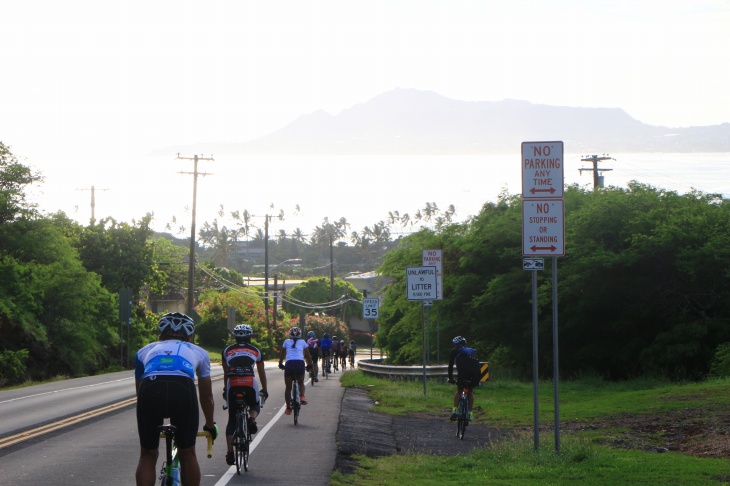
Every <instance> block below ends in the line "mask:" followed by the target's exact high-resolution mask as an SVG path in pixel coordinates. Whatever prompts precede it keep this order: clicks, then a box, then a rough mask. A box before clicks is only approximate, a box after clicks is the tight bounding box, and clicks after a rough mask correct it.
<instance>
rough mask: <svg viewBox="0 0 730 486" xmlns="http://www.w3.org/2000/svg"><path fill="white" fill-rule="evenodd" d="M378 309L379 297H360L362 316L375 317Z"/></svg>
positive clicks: (364, 317) (365, 317)
mask: <svg viewBox="0 0 730 486" xmlns="http://www.w3.org/2000/svg"><path fill="white" fill-rule="evenodd" d="M379 310H380V299H362V318H363V319H377V318H378V313H379Z"/></svg>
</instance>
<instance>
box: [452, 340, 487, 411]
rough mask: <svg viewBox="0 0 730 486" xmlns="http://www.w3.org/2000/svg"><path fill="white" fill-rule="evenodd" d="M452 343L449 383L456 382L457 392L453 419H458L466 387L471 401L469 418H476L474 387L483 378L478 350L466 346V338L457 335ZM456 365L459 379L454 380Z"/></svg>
mask: <svg viewBox="0 0 730 486" xmlns="http://www.w3.org/2000/svg"><path fill="white" fill-rule="evenodd" d="M451 343H452V344H453V347H452V349H451V354H449V383H456V385H457V387H456V394H454V408H453V409H452V411H451V420H456V419H457V418H458V415H459V413H458V412H459V400H460V399H461V392H462V390H464V388H467V389H468V390H469V391H468V393H467V394H466V397H467V401H468V403H469V420H474V414H473V413H472V410H473V409H474V394H473V393H472V387H475V386H478V385H479V380H480V378H481V374H480V367H479V361H478V360H477V359H476V350H474V349H473V348H467V347H466V339H464V338H463V337H462V336H456V337H455V338H454V339H453V340H452V341H451ZM454 365H456V372H457V379H456V381H454Z"/></svg>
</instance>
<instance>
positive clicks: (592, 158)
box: [578, 154, 615, 191]
mask: <svg viewBox="0 0 730 486" xmlns="http://www.w3.org/2000/svg"><path fill="white" fill-rule="evenodd" d="M580 160H581V161H582V162H592V163H593V167H581V168H580V169H578V170H579V171H580V172H581V173H583V171H584V170H592V171H593V190H594V191H595V190H596V189H598V188H599V187H603V184H602V183H601V179H600V177H599V172H605V171H609V170H613V169H599V168H598V163H599V162H602V161H604V160H615V159H614V158H613V157H611V156H609V155H608V154H603V155H586V156H585V157H583V158H582V159H580Z"/></svg>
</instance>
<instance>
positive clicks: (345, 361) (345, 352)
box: [340, 339, 347, 370]
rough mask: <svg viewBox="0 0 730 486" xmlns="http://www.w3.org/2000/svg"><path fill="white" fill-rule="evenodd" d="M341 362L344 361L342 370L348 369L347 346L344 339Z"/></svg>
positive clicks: (341, 345)
mask: <svg viewBox="0 0 730 486" xmlns="http://www.w3.org/2000/svg"><path fill="white" fill-rule="evenodd" d="M340 360H341V361H342V369H343V370H344V369H347V346H346V345H345V340H344V339H340Z"/></svg>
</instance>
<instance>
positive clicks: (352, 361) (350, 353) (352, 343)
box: [347, 339, 357, 366]
mask: <svg viewBox="0 0 730 486" xmlns="http://www.w3.org/2000/svg"><path fill="white" fill-rule="evenodd" d="M356 352H357V344H355V340H354V339H353V340H351V341H350V346H349V347H348V348H347V355H348V356H349V357H350V365H351V366H355V353H356Z"/></svg>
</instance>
